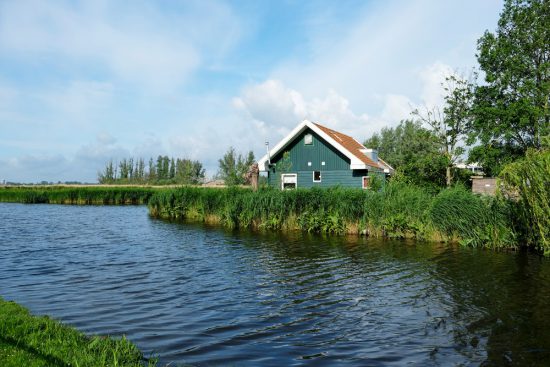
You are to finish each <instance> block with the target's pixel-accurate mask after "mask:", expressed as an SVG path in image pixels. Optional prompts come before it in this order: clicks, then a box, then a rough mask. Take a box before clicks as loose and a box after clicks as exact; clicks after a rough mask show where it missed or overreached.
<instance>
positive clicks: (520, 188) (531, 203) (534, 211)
mask: <svg viewBox="0 0 550 367" xmlns="http://www.w3.org/2000/svg"><path fill="white" fill-rule="evenodd" d="M549 175H550V149H548V148H547V149H543V150H534V149H529V150H528V151H527V153H526V155H525V157H524V158H522V159H520V160H518V161H516V162H514V163H510V164H508V165H507V166H505V167H504V169H503V170H502V172H501V174H500V178H501V179H502V184H503V185H504V191H505V192H504V194H506V193H507V194H508V195H511V196H512V197H515V199H516V200H517V203H518V205H517V210H516V218H517V223H518V224H517V227H518V231H519V232H520V233H521V238H522V239H523V240H524V241H525V242H527V243H529V244H530V245H531V246H534V247H536V248H538V249H540V250H541V251H543V252H544V253H545V254H546V255H550V179H549V178H548V176H549Z"/></svg>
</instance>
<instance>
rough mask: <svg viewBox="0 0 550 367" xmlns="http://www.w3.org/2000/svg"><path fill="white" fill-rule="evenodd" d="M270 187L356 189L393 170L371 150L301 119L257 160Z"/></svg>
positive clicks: (326, 128) (330, 130)
mask: <svg viewBox="0 0 550 367" xmlns="http://www.w3.org/2000/svg"><path fill="white" fill-rule="evenodd" d="M258 165H259V168H260V171H263V172H267V182H268V184H269V185H270V186H273V187H277V188H280V189H291V188H297V187H301V188H309V187H331V186H342V187H356V188H363V189H367V188H369V187H370V185H371V181H372V179H373V177H378V178H381V179H385V177H386V176H388V175H390V174H392V173H393V171H394V170H393V168H392V167H391V166H390V165H389V164H387V163H386V162H384V161H383V160H382V159H380V157H378V153H377V151H376V150H374V149H368V148H366V147H365V146H364V145H363V144H361V143H359V142H358V141H357V140H355V139H354V138H352V137H351V136H348V135H346V134H343V133H340V132H338V131H335V130H332V129H329V128H328V127H325V126H322V125H320V124H317V123H314V122H311V121H308V120H304V121H303V122H302V123H300V124H299V125H298V126H296V128H294V130H292V131H291V132H290V134H288V135H287V136H286V137H285V138H284V139H283V140H281V141H280V142H279V143H278V144H277V145H275V146H274V147H273V149H271V150H268V153H267V154H266V155H265V156H264V157H262V159H260V160H259V161H258Z"/></svg>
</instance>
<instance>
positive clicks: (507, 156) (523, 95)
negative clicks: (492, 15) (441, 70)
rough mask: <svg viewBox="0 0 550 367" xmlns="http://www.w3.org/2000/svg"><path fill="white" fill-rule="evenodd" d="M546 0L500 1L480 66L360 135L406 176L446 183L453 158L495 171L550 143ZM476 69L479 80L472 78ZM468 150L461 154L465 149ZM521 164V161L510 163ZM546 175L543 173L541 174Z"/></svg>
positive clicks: (482, 42) (452, 178) (453, 177)
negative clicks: (399, 117)
mask: <svg viewBox="0 0 550 367" xmlns="http://www.w3.org/2000/svg"><path fill="white" fill-rule="evenodd" d="M549 24H550V1H548V0H506V1H505V3H504V9H503V11H502V13H501V15H500V19H499V21H498V27H497V29H496V31H495V32H489V31H486V32H485V34H484V35H483V36H482V37H481V38H480V39H479V40H478V42H477V52H478V53H477V55H476V57H477V61H478V63H479V69H478V70H474V71H473V72H472V73H471V75H469V76H464V75H460V73H453V74H452V75H448V76H447V77H446V78H445V81H444V82H443V83H442V88H443V91H444V99H443V104H442V105H441V106H436V107H433V106H431V107H427V106H424V107H420V108H417V109H415V110H413V111H412V113H411V118H410V119H407V120H403V121H401V122H400V123H399V125H398V126H396V127H392V128H383V129H382V130H381V131H380V132H378V133H375V134H374V135H372V136H371V137H370V138H369V139H367V140H366V141H365V145H366V146H367V147H369V148H375V149H378V151H379V154H380V156H381V157H382V158H383V159H384V160H386V161H387V162H388V163H389V164H390V165H392V166H394V167H395V168H396V169H397V175H398V176H401V177H403V178H404V179H406V180H407V181H410V182H413V183H416V184H422V185H432V186H436V187H441V186H450V185H453V184H455V183H457V182H460V181H464V180H465V177H466V176H467V175H468V172H461V171H460V170H458V169H456V166H455V164H456V163H457V161H458V160H459V159H463V158H466V159H467V162H468V163H478V164H479V165H481V167H482V169H483V171H484V173H485V174H486V175H488V176H499V175H500V174H501V173H502V172H503V171H505V170H506V167H507V166H509V165H510V164H511V163H513V162H516V161H518V160H521V159H523V158H524V157H526V156H527V153H528V152H529V151H530V150H535V151H547V150H548V149H549V148H550V114H549V105H550V42H549V40H550V27H549V26H548V25H549ZM478 73H481V74H482V75H483V76H484V80H482V81H480V82H478ZM466 153H467V154H466ZM513 167H515V168H516V169H521V167H520V166H517V165H515V166H513ZM547 174H550V172H547Z"/></svg>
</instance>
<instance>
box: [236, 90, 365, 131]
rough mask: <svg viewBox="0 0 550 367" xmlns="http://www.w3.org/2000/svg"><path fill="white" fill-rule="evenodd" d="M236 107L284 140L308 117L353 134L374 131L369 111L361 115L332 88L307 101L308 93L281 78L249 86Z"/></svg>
mask: <svg viewBox="0 0 550 367" xmlns="http://www.w3.org/2000/svg"><path fill="white" fill-rule="evenodd" d="M233 106H234V107H235V108H236V109H237V110H238V111H240V112H241V113H242V114H243V115H244V116H245V117H246V118H249V119H250V120H252V121H253V122H254V125H255V127H256V128H257V129H258V130H259V131H260V132H261V133H262V134H264V136H266V137H270V138H271V139H280V138H281V137H282V136H284V135H286V134H288V132H289V131H290V130H292V128H294V127H295V126H296V125H297V124H298V123H300V122H301V121H302V120H304V119H308V120H311V121H316V122H319V123H322V124H326V125H328V126H330V127H332V128H334V129H337V130H341V131H342V132H346V133H349V134H351V135H357V134H359V135H365V134H366V133H369V132H370V131H372V129H373V126H370V121H371V120H370V118H369V116H368V115H367V114H364V113H363V114H357V113H355V112H354V111H353V110H352V109H351V107H350V103H349V101H348V100H347V99H346V98H345V97H343V96H341V95H339V94H338V93H336V91H334V90H328V91H327V93H326V94H325V95H324V96H323V97H321V98H312V99H309V100H307V99H306V98H304V96H303V95H302V94H301V93H300V92H298V91H296V90H294V89H291V88H288V87H286V86H285V85H284V84H283V83H282V82H281V81H280V80H273V79H270V80H266V81H265V82H263V83H259V84H254V85H249V86H247V87H245V88H244V89H243V91H242V93H241V95H240V96H239V97H235V98H234V99H233Z"/></svg>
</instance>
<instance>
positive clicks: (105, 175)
mask: <svg viewBox="0 0 550 367" xmlns="http://www.w3.org/2000/svg"><path fill="white" fill-rule="evenodd" d="M97 181H98V182H99V183H100V184H110V183H113V182H114V181H115V169H114V167H113V161H112V160H110V161H109V162H108V163H107V164H106V165H105V168H104V170H103V172H99V173H98V175H97Z"/></svg>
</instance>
